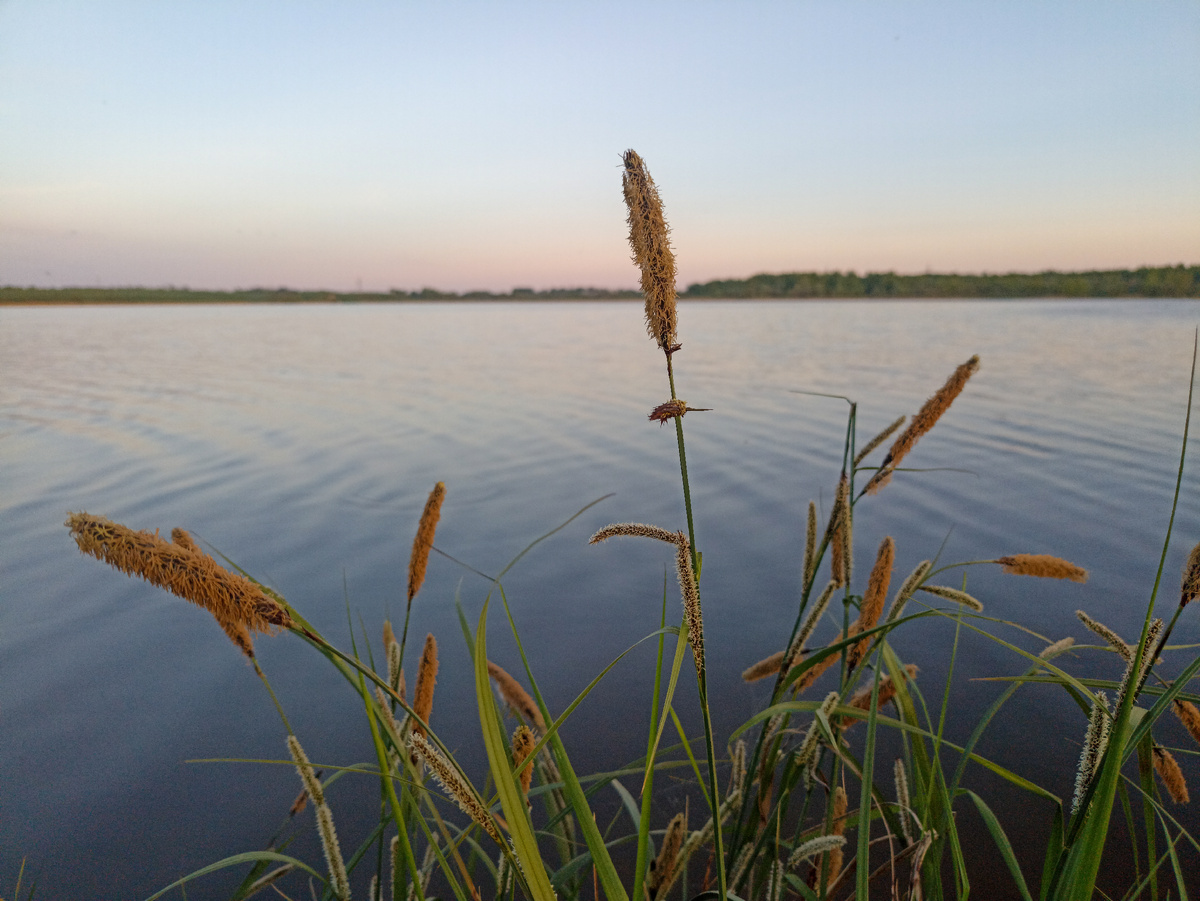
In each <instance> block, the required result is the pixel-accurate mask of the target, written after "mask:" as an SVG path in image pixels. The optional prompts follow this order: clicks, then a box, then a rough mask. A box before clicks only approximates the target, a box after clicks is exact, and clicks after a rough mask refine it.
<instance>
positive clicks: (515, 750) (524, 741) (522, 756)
mask: <svg viewBox="0 0 1200 901" xmlns="http://www.w3.org/2000/svg"><path fill="white" fill-rule="evenodd" d="M536 744H537V741H536V740H535V739H534V737H533V730H532V729H530V728H529V727H528V726H526V725H525V724H524V723H522V724H521V725H519V726H517V729H516V731H515V732H513V735H512V756H513V766H514V767H517V768H519V772H518V774H517V775H518V777H519V778H520V780H521V791H522V792H524V793H525V794H527V795H528V794H529V786H530V785H531V784H532V783H533V760H531V759H530V757H529V755H530V754H532V753H533V747H534V745H536ZM521 764H525V766H524V767H522V766H521Z"/></svg>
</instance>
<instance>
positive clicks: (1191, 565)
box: [1179, 544, 1200, 607]
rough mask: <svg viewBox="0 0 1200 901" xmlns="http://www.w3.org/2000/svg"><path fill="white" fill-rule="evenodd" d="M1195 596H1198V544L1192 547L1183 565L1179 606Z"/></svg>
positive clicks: (1199, 594) (1199, 562)
mask: <svg viewBox="0 0 1200 901" xmlns="http://www.w3.org/2000/svg"><path fill="white" fill-rule="evenodd" d="M1197 597H1200V544H1197V545H1196V546H1195V547H1194V548H1192V552H1191V553H1190V554H1188V559H1187V564H1186V565H1185V566H1184V567H1183V587H1182V589H1181V590H1180V592H1179V606H1180V607H1186V606H1187V605H1188V603H1189V602H1191V601H1194V600H1195V599H1196V598H1197Z"/></svg>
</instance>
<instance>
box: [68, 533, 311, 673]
mask: <svg viewBox="0 0 1200 901" xmlns="http://www.w3.org/2000/svg"><path fill="white" fill-rule="evenodd" d="M65 525H66V526H67V527H68V528H69V529H70V530H71V536H72V537H73V538H74V539H75V542H76V544H78V545H79V550H80V551H82V552H83V553H85V554H90V555H92V556H93V557H95V558H96V559H98V560H103V561H104V562H105V563H107V564H109V565H110V566H112V567H114V568H115V569H119V570H120V571H121V572H123V573H126V574H127V575H130V576H140V577H141V578H143V579H145V580H146V581H147V582H150V583H151V584H153V585H157V586H158V587H159V588H165V589H166V590H167V591H169V592H171V593H172V594H176V595H178V596H179V597H181V598H183V599H184V600H187V601H191V602H192V603H193V604H196V605H198V606H200V607H203V608H204V609H205V610H207V611H208V612H209V613H211V614H212V615H213V617H214V618H215V619H216V620H217V623H218V624H220V626H221V628H222V629H223V630H224V631H225V634H226V635H228V636H229V638H230V640H232V641H233V643H234V644H236V645H237V646H238V647H239V648H240V649H241V650H242V652H243V653H244V654H245V655H246V656H247V657H251V658H253V656H254V648H253V645H252V643H251V638H250V633H251V632H252V631H254V632H262V633H264V634H268V635H270V634H274V633H276V632H278V631H279V629H281V628H282V629H286V628H290V627H291V626H292V618H291V616H289V615H288V612H287V610H286V608H285V607H284V606H283V605H282V604H281V603H280V602H279V601H278V600H276V599H275V598H274V597H272V596H271V595H269V594H267V593H266V592H265V591H264V590H263V589H262V588H261V587H260V586H258V585H256V584H255V583H254V582H251V581H250V580H249V579H247V578H246V577H245V576H242V575H239V574H237V573H231V572H229V570H227V569H224V568H222V567H221V566H219V565H218V564H217V562H216V561H215V560H214V559H213V558H212V557H210V556H209V555H208V554H205V553H203V552H202V551H200V550H198V549H194V545H193V548H187V547H184V546H183V545H181V544H177V543H174V542H170V541H166V540H164V539H163V538H161V537H159V535H158V534H157V533H151V532H135V531H133V530H132V529H129V528H126V527H125V526H123V525H120V524H119V523H115V522H112V521H111V520H108V519H105V518H104V517H101V516H92V515H90V514H88V513H72V514H70V515H69V516H68V517H67V521H66V523H65Z"/></svg>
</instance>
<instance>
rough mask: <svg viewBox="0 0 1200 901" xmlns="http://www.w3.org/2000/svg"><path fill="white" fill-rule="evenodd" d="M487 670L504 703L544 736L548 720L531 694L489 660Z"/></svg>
mask: <svg viewBox="0 0 1200 901" xmlns="http://www.w3.org/2000/svg"><path fill="white" fill-rule="evenodd" d="M487 668H488V675H489V676H491V677H492V681H493V682H495V683H496V690H497V691H498V692H500V697H501V698H503V699H504V703H505V704H507V705H508V706H509V707H511V708H512V709H513V710H515V711H516V712H517V713H518V714H520V715H521V716H522V717H524V718H525V721H526V722H528V723H529V724H530V725H531V726H533V727H534V728H535V729H537V731H538V734H539V735H544V734H545V733H546V720H545V719H544V718H543V717H542V711H541V710H540V709H538V705H537V704H536V703H534V700H533V698H532V697H530V695H529V692H527V691H526V690H525V689H524V687H523V686H522V685H521V683H520V682H518V681H517V680H516V679H515V678H513V677H512V676H511V675H510V674H509V673H508V672H507V671H506V670H504V669H503V668H502V667H500V666H499V665H497V664H495V663H492V661H490V660H489V661H488V665H487Z"/></svg>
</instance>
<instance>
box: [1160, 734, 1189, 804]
mask: <svg viewBox="0 0 1200 901" xmlns="http://www.w3.org/2000/svg"><path fill="white" fill-rule="evenodd" d="M1154 772H1156V773H1158V778H1159V779H1161V780H1162V784H1163V787H1164V788H1165V789H1166V790H1167V794H1168V795H1170V797H1171V800H1172V801H1174V802H1175V803H1176V804H1186V803H1187V802H1188V789H1187V783H1186V782H1184V781H1183V770H1181V769H1180V768H1179V764H1178V763H1176V761H1175V758H1174V757H1173V756H1171V752H1170V751H1168V750H1167V749H1166V748H1162V747H1159V746H1158V745H1155V746H1154Z"/></svg>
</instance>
